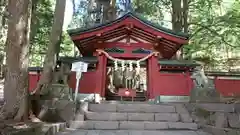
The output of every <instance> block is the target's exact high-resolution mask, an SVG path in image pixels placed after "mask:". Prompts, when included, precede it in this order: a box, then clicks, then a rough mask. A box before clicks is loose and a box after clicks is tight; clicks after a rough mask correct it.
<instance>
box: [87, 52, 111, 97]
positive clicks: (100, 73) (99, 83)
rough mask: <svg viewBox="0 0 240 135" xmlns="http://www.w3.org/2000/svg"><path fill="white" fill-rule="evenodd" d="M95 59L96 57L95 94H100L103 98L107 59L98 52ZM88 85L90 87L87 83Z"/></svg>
mask: <svg viewBox="0 0 240 135" xmlns="http://www.w3.org/2000/svg"><path fill="white" fill-rule="evenodd" d="M97 57H98V64H97V75H96V88H95V93H97V94H100V96H101V97H104V96H105V83H106V65H107V58H106V56H105V55H103V54H102V53H100V52H98V54H97ZM89 85H91V82H89Z"/></svg>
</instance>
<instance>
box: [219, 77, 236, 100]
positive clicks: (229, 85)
mask: <svg viewBox="0 0 240 135" xmlns="http://www.w3.org/2000/svg"><path fill="white" fill-rule="evenodd" d="M214 83H215V88H216V89H217V91H219V92H220V94H221V95H222V96H225V97H229V96H240V80H236V79H230V78H229V79H227V78H219V77H216V78H215V81H214Z"/></svg>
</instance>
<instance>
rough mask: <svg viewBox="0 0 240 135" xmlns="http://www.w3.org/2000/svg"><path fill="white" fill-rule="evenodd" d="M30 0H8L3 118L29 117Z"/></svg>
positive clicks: (17, 118) (18, 118) (22, 118)
mask: <svg viewBox="0 0 240 135" xmlns="http://www.w3.org/2000/svg"><path fill="white" fill-rule="evenodd" d="M31 4H32V3H31V0H8V12H9V18H8V19H9V20H8V34H7V41H6V70H7V72H6V78H5V84H4V99H5V103H6V104H5V105H4V109H3V112H4V113H3V118H5V119H12V118H15V120H17V121H20V120H25V119H26V118H28V109H27V108H28V57H29V32H30V21H31Z"/></svg>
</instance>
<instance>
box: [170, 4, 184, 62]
mask: <svg viewBox="0 0 240 135" xmlns="http://www.w3.org/2000/svg"><path fill="white" fill-rule="evenodd" d="M181 5H182V0H172V29H173V31H175V32H181V31H182V29H183V25H182V13H183V12H182V7H181ZM181 51H182V49H180V50H179V51H178V52H177V53H176V54H175V56H173V58H174V59H181V58H182V57H181V53H182V52H181Z"/></svg>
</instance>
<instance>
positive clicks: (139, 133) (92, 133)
mask: <svg viewBox="0 0 240 135" xmlns="http://www.w3.org/2000/svg"><path fill="white" fill-rule="evenodd" d="M57 135H211V134H209V133H206V132H202V131H187V130H174V131H167V130H163V131H154V130H147V131H146V130H75V131H72V130H67V131H64V132H62V133H58V134H57Z"/></svg>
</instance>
